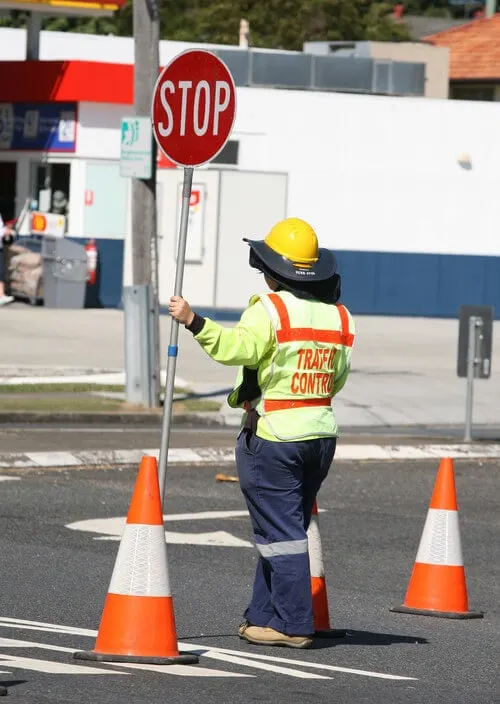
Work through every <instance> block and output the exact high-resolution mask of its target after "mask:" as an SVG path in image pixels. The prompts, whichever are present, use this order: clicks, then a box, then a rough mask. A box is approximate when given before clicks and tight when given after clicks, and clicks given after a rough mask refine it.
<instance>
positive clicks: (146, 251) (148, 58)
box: [124, 0, 160, 406]
mask: <svg viewBox="0 0 500 704" xmlns="http://www.w3.org/2000/svg"><path fill="white" fill-rule="evenodd" d="M133 23H134V109H135V115H136V117H147V118H150V117H151V101H152V99H153V90H154V86H155V83H156V80H157V78H158V73H159V69H160V57H159V54H160V14H159V7H158V2H157V0H133ZM151 144H152V164H151V176H150V178H147V179H140V178H133V179H132V238H131V239H132V243H131V244H132V286H131V287H128V288H127V289H125V291H124V308H125V360H126V374H127V384H126V387H127V400H128V401H129V402H132V403H139V404H141V405H146V406H159V394H160V349H159V347H160V331H159V300H158V296H159V290H158V289H159V282H158V223H157V203H156V161H157V144H156V140H155V139H154V137H153V131H152V130H151Z"/></svg>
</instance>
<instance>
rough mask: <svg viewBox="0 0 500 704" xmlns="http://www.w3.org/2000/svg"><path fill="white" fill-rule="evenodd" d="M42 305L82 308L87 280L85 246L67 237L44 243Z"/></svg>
mask: <svg viewBox="0 0 500 704" xmlns="http://www.w3.org/2000/svg"><path fill="white" fill-rule="evenodd" d="M42 259H43V293H44V295H43V302H44V306H46V307H47V308H83V307H84V304H85V288H86V282H87V277H88V269H87V254H86V252H85V247H83V245H81V244H77V243H76V242H71V240H67V239H66V238H64V237H47V236H45V237H44V238H43V241H42Z"/></svg>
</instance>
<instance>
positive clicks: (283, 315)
mask: <svg viewBox="0 0 500 704" xmlns="http://www.w3.org/2000/svg"><path fill="white" fill-rule="evenodd" d="M269 300H270V301H271V303H272V304H273V305H274V307H275V308H276V311H277V313H278V317H279V319H280V327H281V329H282V330H290V316H289V315H288V311H287V309H286V305H285V304H284V302H283V299H282V298H281V297H280V296H278V294H277V293H270V294H269Z"/></svg>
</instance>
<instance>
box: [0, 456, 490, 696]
mask: <svg viewBox="0 0 500 704" xmlns="http://www.w3.org/2000/svg"><path fill="white" fill-rule="evenodd" d="M455 469H456V479H457V490H458V496H459V505H460V523H461V529H462V542H463V548H464V557H465V562H466V567H467V578H468V587H469V597H470V605H471V607H472V608H476V609H481V610H484V611H485V617H484V618H483V619H479V620H466V621H456V620H448V619H437V618H429V617H423V616H409V615H402V614H395V613H391V612H390V611H389V608H388V607H389V606H391V605H396V604H400V603H401V602H402V600H403V597H404V594H405V591H406V587H407V584H408V579H409V576H410V572H411V569H412V566H413V561H414V558H415V554H416V550H417V546H418V541H419V539H420V535H421V531H422V527H423V522H424V519H425V514H426V511H427V508H428V504H429V499H430V495H431V491H432V486H433V482H434V479H435V475H436V470H437V467H436V466H435V463H434V462H422V461H419V462H406V463H404V464H398V463H396V462H385V463H383V464H381V463H370V462H364V463H339V464H334V467H333V469H332V471H331V473H330V476H329V477H328V479H327V481H326V483H325V485H324V486H323V488H322V489H321V492H320V495H319V505H320V508H321V509H323V510H324V513H322V514H321V515H320V528H321V535H322V541H323V553H324V559H325V564H326V579H327V585H328V593H329V600H330V610H331V617H332V623H333V625H335V626H339V627H346V628H347V629H348V636H347V637H346V638H345V639H343V640H339V641H318V643H317V647H315V648H314V649H312V650H310V651H290V650H287V649H283V648H270V647H269V648H265V647H264V648H262V647H259V646H250V645H247V644H244V643H243V642H241V641H240V640H239V639H238V638H237V636H236V635H235V632H236V628H237V625H238V623H239V621H240V618H241V613H242V611H243V609H244V607H245V606H246V600H247V598H248V596H249V592H250V585H251V582H252V578H253V571H254V566H255V559H256V556H255V552H254V550H253V548H252V547H250V546H248V545H247V543H248V541H249V540H250V538H251V536H250V531H249V521H248V517H246V516H245V515H238V514H237V515H236V516H235V517H232V518H227V517H226V518H224V517H222V518H211V519H207V518H205V519H204V520H199V517H198V518H196V517H193V518H191V519H187V520H186V517H184V520H181V518H180V517H179V518H177V519H175V520H173V519H172V518H170V519H167V531H171V532H169V534H168V535H169V538H168V539H167V542H169V547H168V555H169V568H170V579H171V586H172V589H173V595H174V603H175V614H176V621H177V635H178V640H179V644H180V647H181V649H183V648H185V647H189V646H190V647H198V650H199V651H200V652H201V653H202V654H201V656H200V662H199V664H198V665H193V666H192V667H189V668H188V667H187V666H183V667H177V668H172V667H170V668H169V667H165V668H160V670H162V671H152V670H151V669H146V670H142V669H134V668H132V667H131V666H125V667H119V666H111V665H104V664H100V663H99V664H95V663H88V664H87V663H84V662H81V661H75V660H74V659H73V658H72V653H73V650H77V649H90V648H92V647H93V645H94V643H95V629H97V628H98V626H99V620H100V616H101V612H102V607H103V603H104V598H105V596H106V592H107V589H108V585H109V580H110V577H111V572H112V569H113V566H114V562H115V557H116V552H117V548H118V542H117V540H113V539H109V538H113V537H115V538H118V539H119V537H118V536H117V535H116V533H117V531H116V526H115V528H113V525H112V522H111V523H110V521H109V520H108V521H106V522H103V521H104V520H105V519H110V518H113V517H124V516H125V515H126V513H127V510H128V505H129V501H130V495H131V491H132V487H133V482H134V476H135V473H134V472H132V471H120V470H118V469H114V470H94V471H89V470H76V469H74V470H70V471H56V470H44V471H40V470H37V471H33V470H22V471H21V470H17V471H16V470H10V471H6V470H3V475H4V476H7V477H13V478H14V479H13V480H4V481H2V482H0V496H1V504H0V684H4V685H6V686H7V687H8V688H9V695H8V697H7V698H6V699H5V700H3V701H6V702H7V701H13V702H14V701H19V702H23V704H35V703H36V704H45V703H48V702H50V703H51V704H57V703H58V702H60V703H61V704H89V703H90V702H98V703H99V704H122V702H130V703H131V704H132V702H133V704H154V703H155V702H168V703H169V704H181V703H182V704H186V703H187V702H189V703H190V702H197V701H199V702H203V703H205V702H206V703H208V704H212V703H213V704H216V703H219V702H222V703H223V704H224V703H226V702H227V703H228V704H229V703H231V704H248V703H249V702H276V703H281V702H301V703H302V702H311V703H313V702H314V703H318V702H321V703H323V702H324V703H325V704H326V703H328V704H330V703H331V702H342V703H345V704H351V703H352V704H358V703H362V702H367V703H368V702H369V703H370V704H379V703H380V704H382V703H383V704H387V702H390V703H391V704H403V702H405V703H408V702H410V703H413V702H415V703H418V704H427V703H429V704H430V703H431V702H432V704H434V703H435V702H440V703H442V704H448V703H449V704H452V703H453V704H469V703H470V704H493V703H494V702H498V693H499V687H498V679H496V677H497V675H496V665H497V663H498V660H499V657H498V656H499V649H498V643H499V635H500V615H499V609H498V584H499V581H500V566H499V564H498V560H495V557H497V556H498V550H496V549H495V544H496V545H498V527H499V514H498V476H499V469H500V463H499V462H498V461H488V462H482V461H476V462H470V461H457V462H456V463H455ZM229 471H231V468H229ZM215 472H216V468H183V469H180V468H176V467H170V468H169V475H168V480H167V501H166V514H167V516H175V515H177V516H178V515H179V514H186V513H198V512H206V511H242V510H244V504H243V501H242V499H241V496H240V493H239V487H238V485H237V484H219V483H216V482H215V481H214V474H215ZM91 519H101V520H100V521H99V522H97V523H93V524H89V523H85V524H83V526H82V525H81V524H80V525H79V526H76V528H79V530H76V529H75V526H74V527H73V529H70V528H68V527H67V526H68V525H69V524H73V523H75V522H77V521H78V522H80V521H89V520H91ZM82 529H85V530H82ZM92 530H93V531H94V532H91V531H92ZM118 532H119V531H118ZM172 532H175V533H172ZM221 532H222V533H221ZM180 533H181V534H183V535H179V534H180ZM200 533H212V534H213V533H216V534H217V535H219V539H220V540H221V541H222V542H223V543H224V541H226V544H225V545H217V546H215V545H206V544H203V542H204V540H205V538H203V537H202V538H200V536H199V534H200ZM193 534H197V536H194V537H193ZM228 536H229V537H228ZM103 537H105V538H106V537H107V538H108V539H107V540H106V539H105V540H102V538H103ZM196 540H198V541H199V543H200V544H189V543H193V542H195V541H196ZM206 540H207V541H208V540H210V538H206ZM495 540H496V542H495ZM172 541H176V542H175V543H173V542H172ZM231 541H233V544H231ZM234 543H239V544H234ZM16 619H17V620H16ZM19 621H22V622H21V623H20V622H19ZM75 629H93V631H92V630H91V631H90V633H89V632H87V631H78V630H75ZM214 648H215V650H214ZM217 648H220V649H223V651H222V652H221V651H219V650H216V649H217ZM226 651H231V652H226ZM266 658H267V659H266ZM91 667H95V668H97V672H94V671H92V670H91V669H90V668H91ZM342 668H345V669H342ZM235 675H239V677H235ZM384 676H385V677H384ZM387 676H391V677H392V678H388V677H387ZM393 677H396V678H397V677H406V678H413V679H393Z"/></svg>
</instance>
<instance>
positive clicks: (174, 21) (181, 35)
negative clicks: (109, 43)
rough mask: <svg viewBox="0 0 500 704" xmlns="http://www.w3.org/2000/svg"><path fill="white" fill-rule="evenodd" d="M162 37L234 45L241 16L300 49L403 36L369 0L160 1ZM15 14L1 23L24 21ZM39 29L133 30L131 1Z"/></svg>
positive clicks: (386, 10) (258, 34)
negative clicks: (319, 43)
mask: <svg viewBox="0 0 500 704" xmlns="http://www.w3.org/2000/svg"><path fill="white" fill-rule="evenodd" d="M159 5H160V16H161V37H162V39H173V40H178V41H196V42H209V43H217V44H237V43H238V36H239V24H240V20H241V19H242V18H244V19H247V20H248V21H249V23H250V31H251V44H252V46H255V47H268V48H273V49H289V50H301V49H302V45H303V43H304V42H305V41H315V40H316V41H338V40H346V41H352V40H354V41H360V40H378V41H405V40H408V39H409V35H408V31H407V28H406V26H405V25H404V24H399V23H398V24H396V23H394V22H393V21H392V18H391V13H392V10H393V3H392V2H371V1H370V0H159ZM24 19H25V18H24V16H23V15H22V13H15V15H14V16H12V15H11V17H10V18H4V19H3V21H2V22H1V24H3V25H4V26H5V24H9V25H10V26H23V24H24ZM43 28H44V29H49V30H55V31H70V32H85V33H89V34H105V35H106V34H107V35H109V34H112V35H117V36H131V35H132V34H133V19H132V0H128V2H127V4H126V6H125V7H124V8H123V9H122V10H120V11H118V12H116V13H115V14H114V15H113V17H106V18H99V17H94V18H88V17H77V18H75V17H61V16H57V17H47V18H45V19H44V22H43Z"/></svg>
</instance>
